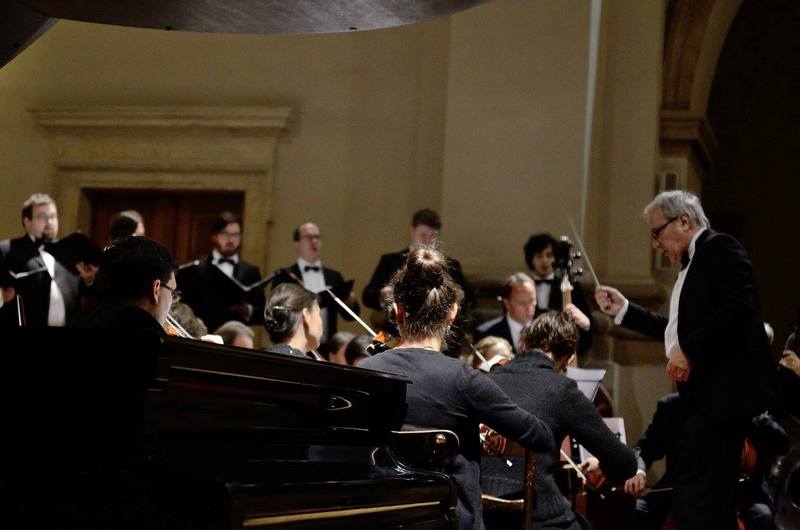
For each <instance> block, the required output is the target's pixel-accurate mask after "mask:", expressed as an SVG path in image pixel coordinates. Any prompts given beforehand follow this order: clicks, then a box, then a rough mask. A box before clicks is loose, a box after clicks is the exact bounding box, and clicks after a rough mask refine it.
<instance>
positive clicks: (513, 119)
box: [443, 0, 589, 274]
mask: <svg viewBox="0 0 800 530" xmlns="http://www.w3.org/2000/svg"><path fill="white" fill-rule="evenodd" d="M588 30H589V2H586V1H583V0H570V1H537V2H526V1H517V0H510V1H509V0H503V1H499V2H492V3H489V4H486V5H483V6H480V7H478V8H475V9H472V10H470V11H469V12H466V13H464V14H463V15H462V16H459V17H457V18H454V19H453V23H452V26H451V46H450V62H449V68H450V70H449V83H448V98H447V129H446V143H445V159H444V175H443V215H444V219H443V222H444V223H445V225H446V226H445V229H444V233H443V239H444V241H445V243H446V245H447V250H448V252H451V253H452V254H453V255H456V256H458V257H459V259H461V261H462V263H463V265H464V267H465V269H467V270H468V271H472V272H473V273H476V274H497V273H500V274H507V273H509V272H512V271H514V270H520V269H523V268H524V265H525V264H524V259H523V257H522V250H521V249H522V245H523V244H524V242H525V241H526V239H527V237H528V236H530V235H531V234H532V233H533V232H534V231H537V230H545V231H551V232H553V233H555V234H556V235H560V234H562V233H567V230H568V226H569V225H568V223H567V220H566V216H567V215H568V214H569V215H572V217H573V218H574V219H575V220H576V222H578V219H579V217H580V215H579V211H578V209H579V207H580V195H579V193H580V178H581V157H582V152H583V151H582V149H583V125H584V112H585V108H584V107H585V101H586V79H587V62H586V61H587V58H588Z"/></svg>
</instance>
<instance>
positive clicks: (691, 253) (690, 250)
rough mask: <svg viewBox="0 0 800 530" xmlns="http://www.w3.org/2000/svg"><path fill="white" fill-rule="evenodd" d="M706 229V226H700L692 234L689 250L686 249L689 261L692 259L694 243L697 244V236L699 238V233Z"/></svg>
mask: <svg viewBox="0 0 800 530" xmlns="http://www.w3.org/2000/svg"><path fill="white" fill-rule="evenodd" d="M706 230H708V228H701V229H700V230H698V231H697V233H696V234H695V235H694V236H692V242H691V243H689V250H688V253H689V261H692V258H693V257H694V249H695V245H696V244H697V238H699V237H700V234H702V233H703V232H705V231H706Z"/></svg>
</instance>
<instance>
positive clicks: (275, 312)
mask: <svg viewBox="0 0 800 530" xmlns="http://www.w3.org/2000/svg"><path fill="white" fill-rule="evenodd" d="M292 320H293V319H292V310H291V309H289V308H288V307H283V306H275V307H272V308H269V307H268V308H267V309H266V310H265V311H264V327H265V328H266V329H267V331H268V332H269V334H270V335H273V334H274V335H279V336H286V335H287V334H289V333H291V332H292V329H291V326H292V324H293V322H292Z"/></svg>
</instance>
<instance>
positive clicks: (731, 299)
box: [622, 230, 775, 421]
mask: <svg viewBox="0 0 800 530" xmlns="http://www.w3.org/2000/svg"><path fill="white" fill-rule="evenodd" d="M667 321H668V319H667V318H666V317H664V316H662V315H658V314H655V313H651V312H649V311H647V310H645V309H644V308H642V307H640V306H637V305H636V304H633V303H631V304H630V305H629V307H628V311H627V313H626V314H625V318H624V319H623V321H622V325H623V326H625V327H627V328H630V329H632V330H634V331H638V332H640V333H643V334H645V335H648V336H650V337H653V338H655V339H659V340H662V341H663V340H664V330H665V329H666V327H667ZM678 342H679V344H680V345H681V348H682V349H683V351H684V353H686V356H687V358H688V359H689V360H690V361H691V362H692V363H693V366H692V370H691V372H690V374H689V380H688V381H687V382H686V383H682V384H679V385H678V390H679V392H680V394H681V397H682V398H684V399H685V400H686V405H687V406H689V407H693V408H694V407H696V408H697V410H700V411H702V412H703V413H705V415H706V416H707V417H708V418H710V419H718V420H723V421H725V420H746V419H748V418H752V417H753V416H755V415H756V414H758V413H759V412H761V411H762V410H763V408H764V406H765V404H766V397H767V386H768V380H769V377H770V374H771V373H772V372H774V369H775V368H774V363H773V362H772V360H771V356H770V353H769V343H768V341H767V336H766V333H765V332H764V324H763V322H762V319H761V315H760V309H759V302H758V293H757V291H756V284H755V277H754V274H753V266H752V264H751V262H750V258H749V257H748V256H747V253H746V252H745V250H744V248H743V247H742V245H741V244H740V243H739V242H738V241H736V240H735V239H734V238H733V237H731V236H729V235H727V234H722V233H718V232H712V231H711V230H706V231H705V232H704V233H702V234H701V235H700V237H698V239H697V242H696V243H695V253H694V257H693V258H692V261H691V264H690V265H689V270H688V272H687V273H686V278H685V280H684V283H683V289H682V290H681V296H680V300H679V302H678Z"/></svg>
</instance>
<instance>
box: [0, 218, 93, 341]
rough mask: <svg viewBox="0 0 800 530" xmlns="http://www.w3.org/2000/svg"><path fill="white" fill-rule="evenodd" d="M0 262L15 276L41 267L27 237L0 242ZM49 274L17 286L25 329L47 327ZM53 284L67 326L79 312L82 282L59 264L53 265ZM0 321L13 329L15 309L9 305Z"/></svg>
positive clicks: (37, 275)
mask: <svg viewBox="0 0 800 530" xmlns="http://www.w3.org/2000/svg"><path fill="white" fill-rule="evenodd" d="M0 261H2V264H3V265H4V266H5V267H7V268H8V269H10V270H12V271H14V272H25V271H32V270H35V269H38V268H40V267H44V260H43V259H42V256H41V254H39V250H38V248H37V247H36V245H35V244H34V242H33V241H31V238H30V237H29V236H28V235H27V234H26V235H24V236H22V237H18V238H16V239H12V240H10V241H9V240H6V241H2V242H0ZM50 281H51V278H50V274H48V273H47V271H44V272H41V273H37V274H33V275H31V276H28V277H26V278H23V279H21V280H19V281H18V282H16V285H15V287H16V290H17V294H20V295H22V300H23V304H24V307H25V314H26V317H27V325H28V326H36V327H43V326H47V314H48V312H49V309H50ZM55 281H56V284H57V285H58V287H59V289H60V290H61V294H62V296H63V297H64V307H65V309H66V319H67V323H69V321H70V320H71V319H73V318H75V316H76V315H77V313H78V312H79V311H80V286H81V280H80V277H79V276H77V275H74V274H72V273H71V272H69V271H68V270H67V269H66V268H65V267H64V266H62V265H61V264H60V263H59V262H58V261H56V264H55ZM2 312H3V315H2V317H0V321H2V322H3V325H4V326H7V325H16V322H17V320H16V305H15V304H8V305H7V306H4V307H3V309H2Z"/></svg>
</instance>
